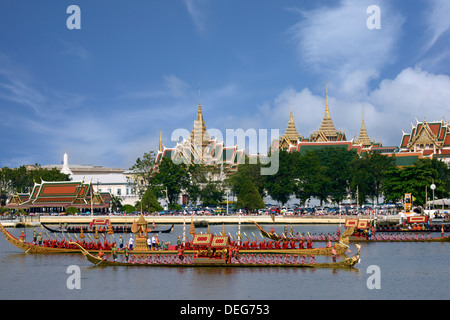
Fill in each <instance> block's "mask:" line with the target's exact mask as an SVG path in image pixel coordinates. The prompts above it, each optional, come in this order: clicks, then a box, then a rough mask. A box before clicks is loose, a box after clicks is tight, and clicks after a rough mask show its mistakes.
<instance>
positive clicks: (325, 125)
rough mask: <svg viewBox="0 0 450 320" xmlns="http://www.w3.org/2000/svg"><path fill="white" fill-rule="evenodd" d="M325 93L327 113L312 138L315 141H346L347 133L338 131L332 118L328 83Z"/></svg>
mask: <svg viewBox="0 0 450 320" xmlns="http://www.w3.org/2000/svg"><path fill="white" fill-rule="evenodd" d="M325 95H326V98H325V114H324V116H323V119H322V123H321V124H320V127H319V130H317V131H316V132H314V133H313V134H312V135H311V137H310V140H311V141H313V142H326V141H346V140H347V139H346V137H345V133H343V132H341V131H337V130H336V128H335V127H334V123H333V120H332V119H331V115H330V109H329V107H328V85H327V86H326V93H325Z"/></svg>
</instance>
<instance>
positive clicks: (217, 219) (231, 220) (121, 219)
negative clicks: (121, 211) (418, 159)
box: [0, 215, 398, 227]
mask: <svg viewBox="0 0 450 320" xmlns="http://www.w3.org/2000/svg"><path fill="white" fill-rule="evenodd" d="M25 218H27V219H23V218H16V219H14V220H3V221H0V222H1V223H2V224H3V226H4V227H36V226H40V225H41V224H46V225H60V224H68V225H71V224H72V225H77V224H78V225H79V224H89V223H91V221H92V220H93V219H99V218H109V219H110V221H111V223H112V224H118V225H125V224H132V223H133V222H134V221H136V220H137V219H139V216H138V215H126V216H116V215H110V216H39V217H32V219H30V218H31V217H25ZM144 218H145V219H146V220H147V222H148V223H149V224H152V223H153V222H154V223H155V224H160V225H161V224H169V225H170V224H183V223H186V224H190V223H191V216H190V215H186V216H183V215H149V216H144ZM345 219H365V220H366V219H369V220H370V219H371V217H369V216H367V215H359V216H333V215H329V216H283V215H278V216H275V217H274V219H272V217H271V216H270V215H242V216H241V217H239V216H237V215H230V216H221V215H198V216H197V215H196V216H192V220H193V221H194V223H204V224H210V225H214V224H238V223H239V222H240V223H241V224H253V221H255V222H257V223H258V224H280V225H284V224H343V223H345ZM378 221H388V222H390V223H398V216H383V217H379V218H378Z"/></svg>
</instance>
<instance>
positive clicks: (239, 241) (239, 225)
mask: <svg viewBox="0 0 450 320" xmlns="http://www.w3.org/2000/svg"><path fill="white" fill-rule="evenodd" d="M238 221H239V224H238V246H240V245H241V215H240V214H239V220H238Z"/></svg>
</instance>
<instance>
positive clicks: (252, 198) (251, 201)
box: [235, 180, 265, 212]
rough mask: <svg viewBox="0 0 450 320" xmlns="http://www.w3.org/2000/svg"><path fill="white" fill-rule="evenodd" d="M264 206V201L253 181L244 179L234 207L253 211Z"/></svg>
mask: <svg viewBox="0 0 450 320" xmlns="http://www.w3.org/2000/svg"><path fill="white" fill-rule="evenodd" d="M264 207H265V204H264V201H263V199H262V198H261V195H260V194H259V192H258V189H257V188H256V186H255V185H254V184H253V182H252V181H250V180H246V181H244V183H243V185H242V188H241V189H240V192H239V195H238V200H237V201H236V203H235V208H236V209H245V210H247V211H249V212H254V211H255V210H258V209H261V208H264Z"/></svg>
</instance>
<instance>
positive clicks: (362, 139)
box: [356, 109, 372, 148]
mask: <svg viewBox="0 0 450 320" xmlns="http://www.w3.org/2000/svg"><path fill="white" fill-rule="evenodd" d="M356 144H360V145H362V146H363V147H364V148H368V147H370V146H371V145H372V142H371V141H370V139H369V135H368V134H367V130H366V124H365V122H364V109H363V113H362V124H361V130H360V131H359V136H358V139H357V140H356Z"/></svg>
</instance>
